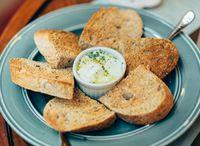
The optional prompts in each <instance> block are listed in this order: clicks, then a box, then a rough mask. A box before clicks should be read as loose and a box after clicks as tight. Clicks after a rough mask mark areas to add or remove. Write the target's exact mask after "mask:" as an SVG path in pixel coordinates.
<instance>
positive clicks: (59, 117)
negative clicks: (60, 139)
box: [43, 89, 116, 132]
mask: <svg viewBox="0 0 200 146" xmlns="http://www.w3.org/2000/svg"><path fill="white" fill-rule="evenodd" d="M43 116H44V119H45V120H46V122H47V123H48V124H49V125H50V126H52V127H53V128H54V129H55V130H57V131H60V132H70V131H73V132H87V131H94V130H100V129H103V128H106V127H109V126H110V125H111V124H112V123H113V122H114V121H115V119H116V116H115V113H114V112H112V111H110V110H109V109H107V108H106V107H105V106H104V105H103V104H101V103H99V102H97V101H96V100H93V99H91V98H89V97H87V96H85V95H84V94H83V93H82V92H81V91H80V90H79V89H75V93H74V98H73V99H72V100H64V99H59V98H53V99H52V100H50V101H49V102H48V103H47V104H46V106H45V108H44V112H43Z"/></svg>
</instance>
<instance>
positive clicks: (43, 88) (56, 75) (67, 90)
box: [10, 58, 74, 99]
mask: <svg viewBox="0 0 200 146" xmlns="http://www.w3.org/2000/svg"><path fill="white" fill-rule="evenodd" d="M10 70H11V79H12V81H13V82H14V83H15V84H17V85H19V86H21V87H24V88H26V89H29V90H32V91H36V92H41V93H45V94H48V95H52V96H57V97H60V98H65V99H72V98H73V92H74V78H73V75H72V70H71V69H60V70H58V69H52V68H51V67H50V66H49V65H48V63H44V62H36V61H32V60H29V59H25V58H13V59H11V60H10Z"/></svg>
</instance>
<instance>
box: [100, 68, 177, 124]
mask: <svg viewBox="0 0 200 146" xmlns="http://www.w3.org/2000/svg"><path fill="white" fill-rule="evenodd" d="M100 101H101V102H102V103H103V104H105V105H106V106H107V107H108V108H110V109H111V110H113V111H114V112H116V113H117V114H118V116H119V117H120V118H122V119H123V120H125V121H127V122H130V123H134V124H139V125H147V124H151V123H153V122H156V121H159V120H161V119H163V118H164V117H165V116H166V115H167V114H168V113H169V111H170V110H171V108H172V106H173V96H172V94H171V92H170V90H169V89H168V87H167V86H166V85H165V83H164V82H163V81H162V80H161V79H159V78H158V77H157V76H156V75H154V74H153V73H152V72H151V71H149V70H147V69H146V68H145V67H144V66H141V65H140V66H138V67H137V68H136V69H135V70H134V71H131V72H130V73H129V75H128V76H127V77H126V78H125V79H123V80H122V81H121V82H120V83H119V84H118V85H117V86H115V87H114V88H113V90H111V91H110V92H108V93H107V94H106V95H105V96H103V97H101V98H100Z"/></svg>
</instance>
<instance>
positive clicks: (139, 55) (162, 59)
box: [120, 38, 179, 79]
mask: <svg viewBox="0 0 200 146" xmlns="http://www.w3.org/2000/svg"><path fill="white" fill-rule="evenodd" d="M125 44H126V45H127V47H126V48H121V50H120V51H121V52H122V53H123V54H124V57H125V59H126V63H127V72H129V71H131V70H134V69H135V68H136V67H137V66H138V65H145V66H149V67H150V70H151V71H152V72H153V73H154V74H156V75H157V76H158V77H159V78H162V79H163V78H164V77H165V76H166V75H168V74H169V73H170V72H171V71H172V70H173V69H174V68H175V67H176V65H177V62H178V58H179V54H178V49H177V48H176V45H175V44H174V43H173V42H172V41H170V40H168V39H159V38H139V39H132V40H129V41H127V42H126V43H125Z"/></svg>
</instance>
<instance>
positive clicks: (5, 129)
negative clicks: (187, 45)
mask: <svg viewBox="0 0 200 146" xmlns="http://www.w3.org/2000/svg"><path fill="white" fill-rule="evenodd" d="M90 1H91V0H33V1H32V0H25V1H24V3H23V4H22V5H21V6H20V8H19V9H18V11H17V12H16V13H15V15H14V16H13V17H12V19H11V20H10V22H9V23H8V25H7V26H6V28H5V29H4V31H3V33H2V34H1V36H0V53H1V52H2V50H3V48H4V47H5V45H6V44H7V43H8V41H9V40H10V39H11V38H12V37H13V35H14V34H15V33H17V32H18V31H19V30H20V29H21V28H22V27H24V26H25V25H26V24H28V23H29V22H30V21H32V20H34V19H36V18H38V17H39V16H41V15H43V14H46V13H48V12H50V11H52V10H55V9H58V8H61V7H66V6H70V5H75V4H80V3H87V2H90ZM19 20H20V21H19ZM13 24H14V25H13ZM198 36H199V31H196V32H195V33H193V34H192V36H191V37H192V38H193V40H194V41H195V42H200V40H198ZM28 145H29V144H28V143H27V142H25V141H24V140H23V139H22V138H21V137H20V136H18V135H17V134H16V133H15V132H14V131H13V130H12V129H11V128H10V127H9V125H8V124H7V123H6V122H5V120H4V119H3V117H2V116H1V114H0V146H28ZM192 145H193V146H197V145H200V135H198V138H197V139H196V140H195V141H194V142H193V144H192Z"/></svg>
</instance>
